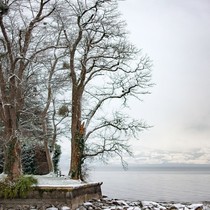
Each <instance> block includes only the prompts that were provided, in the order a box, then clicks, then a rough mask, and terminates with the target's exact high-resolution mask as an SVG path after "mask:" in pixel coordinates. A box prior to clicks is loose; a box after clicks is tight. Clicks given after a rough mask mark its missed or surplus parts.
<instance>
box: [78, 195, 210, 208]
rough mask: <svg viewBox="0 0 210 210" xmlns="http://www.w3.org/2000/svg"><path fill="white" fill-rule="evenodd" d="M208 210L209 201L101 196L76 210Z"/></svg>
mask: <svg viewBox="0 0 210 210" xmlns="http://www.w3.org/2000/svg"><path fill="white" fill-rule="evenodd" d="M93 209H97V210H100V209H106V210H109V209H110V210H114V209H116V210H210V202H203V203H194V204H192V203H174V202H171V203H167V202H153V201H135V202H133V201H126V200H118V199H110V198H108V197H103V198H102V199H100V200H92V201H89V202H86V203H84V204H83V205H81V206H80V207H79V208H78V209H77V210H93Z"/></svg>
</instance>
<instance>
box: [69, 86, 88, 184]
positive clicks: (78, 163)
mask: <svg viewBox="0 0 210 210" xmlns="http://www.w3.org/2000/svg"><path fill="white" fill-rule="evenodd" d="M84 133H85V128H84V123H81V91H78V88H77V87H75V88H73V94H72V121H71V136H72V139H71V162H70V171H69V176H70V178H71V179H75V180H79V179H80V180H83V177H82V164H83V153H84Z"/></svg>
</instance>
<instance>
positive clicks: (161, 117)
mask: <svg viewBox="0 0 210 210" xmlns="http://www.w3.org/2000/svg"><path fill="white" fill-rule="evenodd" d="M119 9H120V11H121V13H122V15H123V16H122V17H123V19H125V20H126V22H127V29H128V31H129V32H130V35H129V36H130V40H131V41H132V42H133V43H134V44H135V46H137V47H138V48H141V49H143V52H144V53H147V54H148V55H149V56H150V58H151V59H152V60H153V82H154V83H155V84H156V85H155V86H154V87H153V88H152V94H151V95H148V96H146V97H144V102H143V103H141V104H139V103H134V105H133V107H132V112H133V113H134V115H135V116H138V118H140V119H141V118H142V119H145V120H146V121H147V122H148V123H149V124H150V125H153V126H154V127H153V128H151V129H150V130H148V131H146V132H144V133H143V134H142V135H140V141H138V142H134V143H133V144H134V147H133V148H134V154H135V157H136V158H135V159H131V160H130V159H129V161H130V162H135V163H201V164H206V163H210V1H209V0H170V1H169V0H127V1H122V2H121V3H120V7H119Z"/></svg>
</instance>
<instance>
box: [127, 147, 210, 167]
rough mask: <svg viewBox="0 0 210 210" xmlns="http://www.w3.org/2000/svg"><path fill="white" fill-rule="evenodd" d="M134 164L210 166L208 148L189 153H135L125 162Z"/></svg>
mask: <svg viewBox="0 0 210 210" xmlns="http://www.w3.org/2000/svg"><path fill="white" fill-rule="evenodd" d="M127 161H128V162H130V163H135V164H166V163H167V164H170V163H171V164H172V163H173V164H174V163H177V164H210V147H209V148H205V149H193V150H189V151H184V152H183V151H165V150H150V149H147V151H143V152H137V153H136V154H135V155H134V159H133V160H132V159H131V158H129V159H128V160H127Z"/></svg>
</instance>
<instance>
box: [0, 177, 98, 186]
mask: <svg viewBox="0 0 210 210" xmlns="http://www.w3.org/2000/svg"><path fill="white" fill-rule="evenodd" d="M33 177H34V178H36V179H37V180H38V184H37V185H36V186H39V187H71V188H72V187H80V186H83V185H87V184H94V183H93V182H92V183H85V182H82V181H80V180H72V179H70V178H69V177H68V176H61V177H56V175H55V174H47V175H33ZM5 178H6V175H5V174H0V180H3V179H5Z"/></svg>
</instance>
